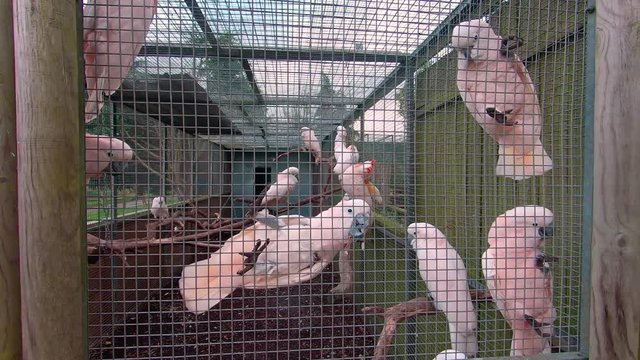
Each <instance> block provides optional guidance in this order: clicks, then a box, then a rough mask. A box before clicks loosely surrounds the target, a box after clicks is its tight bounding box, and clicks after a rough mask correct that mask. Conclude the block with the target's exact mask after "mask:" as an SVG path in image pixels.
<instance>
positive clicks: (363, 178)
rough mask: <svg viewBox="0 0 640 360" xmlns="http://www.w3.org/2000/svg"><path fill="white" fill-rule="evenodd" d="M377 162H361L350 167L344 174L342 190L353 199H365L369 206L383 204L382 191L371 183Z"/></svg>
mask: <svg viewBox="0 0 640 360" xmlns="http://www.w3.org/2000/svg"><path fill="white" fill-rule="evenodd" d="M375 164H376V162H375V160H369V161H365V162H360V163H357V164H355V165H352V166H350V167H348V168H347V169H346V170H345V171H344V173H342V179H341V180H340V182H341V183H342V190H344V192H346V193H347V195H348V196H349V197H350V198H352V199H363V200H364V201H366V202H367V204H369V205H373V203H374V202H375V203H378V204H382V202H383V200H382V196H381V195H380V190H378V188H377V187H376V186H375V185H374V184H373V183H372V182H371V180H370V179H371V175H372V174H373V170H374V169H375Z"/></svg>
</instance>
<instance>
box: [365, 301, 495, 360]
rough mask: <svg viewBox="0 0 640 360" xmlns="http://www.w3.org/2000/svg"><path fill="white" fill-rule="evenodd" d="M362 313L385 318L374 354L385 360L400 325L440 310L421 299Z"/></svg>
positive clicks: (375, 358) (374, 307) (374, 308)
mask: <svg viewBox="0 0 640 360" xmlns="http://www.w3.org/2000/svg"><path fill="white" fill-rule="evenodd" d="M469 293H470V295H471V299H472V300H475V301H480V300H483V301H484V300H490V299H491V295H489V292H488V291H484V290H471V291H469ZM362 312H363V313H365V314H373V315H378V316H383V317H384V327H383V328H382V331H381V332H380V337H379V338H378V343H377V344H376V348H375V350H374V353H373V360H384V359H386V358H387V354H388V353H389V349H391V346H392V345H393V338H394V336H395V335H396V328H397V327H398V324H399V323H401V322H403V321H405V320H406V319H408V318H411V317H414V316H417V315H434V314H437V313H438V309H436V307H435V305H434V304H433V302H432V301H431V299H429V298H426V297H421V298H415V299H412V300H409V301H405V302H401V303H399V304H396V305H394V306H391V307H389V308H386V309H385V308H383V307H381V306H367V307H364V308H362Z"/></svg>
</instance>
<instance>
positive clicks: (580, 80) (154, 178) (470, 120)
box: [83, 0, 589, 359]
mask: <svg viewBox="0 0 640 360" xmlns="http://www.w3.org/2000/svg"><path fill="white" fill-rule="evenodd" d="M585 7H586V4H585V3H584V2H578V1H564V2H558V1H551V0H536V1H519V0H503V1H471V0H469V1H455V0H451V1H430V2H426V1H418V0H401V1H366V0H346V1H333V2H321V1H320V2H315V1H276V0H264V1H245V0H225V1H210V0H119V1H107V0H96V1H88V2H86V3H85V4H84V15H83V16H84V56H85V77H86V90H87V96H86V107H85V112H86V120H87V133H88V134H92V135H101V137H100V138H97V139H99V141H94V140H95V138H91V136H92V135H88V138H87V222H88V246H89V254H90V255H89V275H88V281H89V283H88V284H89V304H88V305H89V306H88V308H89V344H90V353H91V358H92V359H116V358H128V359H158V358H189V359H196V358H221V359H271V358H274V359H275V358H278V359H279V358H292V359H319V358H331V359H365V358H367V359H368V358H375V359H382V358H385V356H386V357H389V358H407V359H416V358H427V359H432V358H434V357H436V355H437V354H438V353H440V352H442V351H444V350H447V349H456V350H458V351H460V352H466V353H467V355H468V356H469V357H474V356H475V357H480V358H491V357H497V356H508V355H510V354H525V355H530V354H534V353H542V352H545V353H546V352H551V354H550V355H549V358H554V357H557V356H561V355H560V354H557V353H563V354H564V355H567V356H569V357H575V358H579V357H580V354H579V353H578V351H579V346H580V345H581V344H582V342H584V341H585V340H584V338H583V336H584V334H581V333H580V328H581V326H582V323H581V316H582V315H583V311H584V309H583V308H581V306H582V302H581V298H580V294H581V287H582V284H583V279H582V277H581V273H582V270H583V266H586V264H583V263H582V258H583V253H584V252H585V251H587V250H588V249H584V248H583V245H582V244H583V232H582V226H583V224H582V216H583V211H582V209H583V200H582V198H583V167H584V158H585V154H584V153H583V147H584V144H583V142H584V141H583V136H584V132H585V127H586V126H589V124H587V123H585V120H584V119H585V116H584V114H583V107H584V104H583V99H584V94H583V92H584V78H585V73H584V66H585V55H584V54H585V49H584V47H585V43H584V33H585V17H584V10H585V9H584V8H585ZM473 19H481V20H482V21H483V22H485V23H486V24H488V25H486V26H485V27H481V28H482V29H484V30H482V31H480V30H477V29H476V30H477V35H478V36H475V37H474V32H473V31H476V30H473V29H475V28H473V29H472V30H469V31H466V30H464V31H462V32H459V31H458V30H459V29H460V28H457V29H458V30H454V27H455V26H456V25H459V24H461V23H463V22H466V21H468V20H473ZM459 26H462V25H459ZM483 26H484V25H483ZM487 29H488V30H487ZM452 31H453V32H454V36H453V37H452ZM465 31H466V32H465ZM493 33H495V35H493V36H495V37H496V38H492V37H491V36H492V35H491V34H493ZM456 34H457V35H456ZM509 35H515V36H512V37H509ZM455 36H458V38H455ZM496 39H497V40H496ZM485 40H486V41H485ZM518 40H522V41H521V42H518ZM450 43H451V45H449V44H450ZM463 43H464V44H466V45H464V44H463ZM469 43H471V45H469ZM491 44H493V45H491ZM496 44H497V45H496ZM494 45H495V46H494ZM511 45H513V47H512V48H509V46H511ZM491 46H494V47H491ZM487 54H489V55H487ZM487 64H488V65H487ZM485 65H486V66H485ZM527 77H530V79H531V80H530V82H528V80H527ZM495 78H497V79H498V80H495ZM518 81H519V82H521V83H523V84H524V85H523V86H521V87H516V85H515V84H516V82H518ZM496 83H498V85H497V86H494V85H495V84H496ZM509 89H513V91H510V90H509ZM514 94H515V95H514ZM538 102H539V110H540V111H539V113H536V111H537V110H536V109H538V107H537V103H538ZM473 106H476V108H475V109H476V110H470V109H474V108H473ZM477 109H480V110H477ZM532 109H533V110H532ZM472 111H474V112H475V113H474V114H472ZM476 119H480V120H481V122H482V121H484V122H485V123H483V124H479V122H478V121H476ZM536 121H538V122H539V123H536ZM480 125H482V126H480ZM338 126H343V127H344V129H345V131H344V136H343V137H342V132H341V130H339V128H338ZM303 127H307V128H310V129H312V130H313V131H314V133H315V136H316V137H317V140H318V144H319V148H320V149H319V150H320V151H319V152H318V153H314V151H313V150H314V149H313V144H311V145H309V142H305V135H304V134H305V133H304V132H302V131H301V130H302V128H303ZM538 132H539V134H538ZM111 138H115V139H119V140H122V141H124V143H121V142H113V141H110V139H111ZM538 138H540V139H541V143H542V144H541V145H540V146H541V147H542V148H544V151H546V153H547V154H548V155H549V157H550V158H551V159H552V161H553V166H552V169H551V170H546V169H545V171H538V170H537V173H536V174H535V176H531V177H529V178H526V179H514V177H517V176H515V175H512V173H521V172H523V171H526V170H527V169H529V168H532V167H535V166H538V167H540V166H541V162H542V161H543V160H542V158H543V156H542V155H539V153H540V148H536V147H535V146H533V147H531V146H532V145H533V144H534V143H533V142H535V140H536V139H538ZM92 139H93V140H92ZM341 139H342V141H341ZM347 146H351V147H349V148H347ZM527 146H530V148H528V147H527ZM128 147H130V151H129V149H128ZM354 148H355V149H357V153H358V155H359V159H358V160H357V161H354V162H353V163H349V161H348V160H345V163H346V166H344V168H341V169H342V170H335V171H334V166H336V165H337V164H338V161H339V160H340V159H341V158H342V157H343V156H344V157H345V158H348V157H347V156H346V155H345V154H348V153H349V152H350V151H353V149H354ZM522 149H525V150H522ZM510 152H512V153H516V155H521V156H522V159H524V160H513V161H514V162H515V165H513V167H512V168H510V167H509V166H510V165H507V166H505V167H503V168H500V163H501V161H502V160H504V159H511V158H512V157H509V156H508V154H511V153H510ZM533 153H535V156H533V157H531V158H529V157H527V156H529V155H530V154H533ZM505 154H506V155H505ZM523 154H524V155H523ZM527 154H529V155H527ZM500 156H502V160H500V159H499V157H500ZM507 161H510V160H507ZM291 167H295V168H296V170H290V169H291ZM501 172H504V173H501ZM276 183H277V184H276ZM288 185H289V186H288ZM374 185H375V188H377V190H374ZM376 191H378V192H379V196H377V194H376ZM274 194H275V195H274ZM345 194H346V197H345ZM274 196H275V197H276V198H278V199H279V200H275V198H273V197H274ZM263 200H264V202H266V205H265V204H263ZM267 200H268V201H267ZM526 205H537V206H538V207H537V208H535V209H534V208H533V207H528V208H519V209H518V210H516V211H514V212H508V211H509V210H510V209H513V208H516V207H522V206H526ZM265 208H266V209H267V210H268V213H267V214H268V215H267V214H266V213H265V212H262V211H261V210H263V209H265ZM543 208H546V209H548V210H550V211H551V212H553V228H554V229H555V232H554V235H553V237H551V238H547V237H548V235H550V234H548V231H550V230H549V229H550V228H551V216H550V215H549V214H548V213H545V215H542V211H543ZM348 210H350V211H348ZM505 212H507V214H506V215H505V216H504V217H500V215H502V214H504V213H505ZM276 216H277V217H278V218H276ZM412 223H429V224H431V225H433V226H434V228H431V227H424V226H423V225H416V226H410V224H412ZM436 229H437V230H436ZM532 229H533V230H532ZM414 232H415V234H414ZM443 236H445V237H446V241H445V238H444V237H443ZM447 241H448V244H449V245H448V246H449V247H450V250H448V251H446V250H444V247H445V246H446V244H447ZM454 250H455V251H454ZM542 251H544V254H546V255H548V256H543V252H542ZM456 253H457V254H459V257H460V260H459V262H458V261H456V255H455V254H456ZM485 254H486V256H485V260H484V261H483V256H484V255H485ZM460 262H462V264H463V265H464V268H462V269H459V265H458V264H460ZM483 266H484V269H483ZM457 270H459V271H457ZM465 277H466V279H465ZM550 279H553V282H551V281H550ZM456 284H457V285H456ZM455 286H462V287H463V288H462V290H458V291H456V289H455ZM445 288H446V289H445ZM443 289H444V290H443ZM466 294H469V295H466ZM467 296H468V297H469V299H470V300H467ZM469 301H470V302H471V308H469V307H468V304H469ZM465 309H466V310H465ZM554 311H555V315H550V314H551V313H552V312H554ZM456 319H457V320H456ZM475 319H477V321H476V320H475ZM505 319H506V320H505ZM396 325H397V327H396ZM456 329H457V330H456ZM456 332H457V334H458V335H455V334H454V335H452V333H456ZM523 334H524V335H523ZM512 338H515V339H516V340H514V343H513V344H512ZM455 339H457V340H455ZM463 339H466V340H463ZM473 339H476V340H473ZM518 339H525V340H523V342H518V341H519V340H518ZM474 344H477V351H476V350H475V349H474V348H475V345H474ZM445 358H446V357H445ZM448 358H449V359H454V358H455V359H457V357H453V355H451V356H449V357H448Z"/></svg>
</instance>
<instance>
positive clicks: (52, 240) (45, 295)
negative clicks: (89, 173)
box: [3, 0, 88, 360]
mask: <svg viewBox="0 0 640 360" xmlns="http://www.w3.org/2000/svg"><path fill="white" fill-rule="evenodd" d="M79 10H80V9H79V7H78V3H77V2H76V1H69V0H52V1H16V2H14V13H13V20H14V44H15V59H16V60H15V73H16V77H15V79H16V86H15V89H16V111H17V116H18V118H19V119H20V121H18V122H17V144H18V146H17V150H18V165H17V168H18V173H17V174H18V176H17V178H18V183H19V184H20V191H19V193H18V219H19V220H18V221H19V236H20V282H21V301H22V340H23V348H22V350H23V358H25V359H70V360H74V359H87V358H88V354H87V351H86V321H85V311H84V308H85V288H84V278H85V277H86V260H87V254H86V245H85V244H84V242H85V240H84V239H83V237H84V236H85V224H84V217H85V214H84V211H85V208H84V196H83V194H84V175H83V174H82V173H81V171H80V169H83V167H84V165H83V164H84V161H83V160H84V155H83V153H84V146H83V142H82V139H83V138H84V134H83V132H82V129H83V123H82V120H81V119H82V116H81V115H82V112H81V107H82V103H81V99H82V82H81V78H80V76H79V75H80V73H81V72H80V70H81V62H80V39H79V34H81V32H80V31H79V29H80V27H79V26H80V23H79ZM3 101H4V100H3Z"/></svg>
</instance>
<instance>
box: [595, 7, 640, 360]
mask: <svg viewBox="0 0 640 360" xmlns="http://www.w3.org/2000/svg"><path fill="white" fill-rule="evenodd" d="M595 11H596V26H597V27H596V49H595V68H596V69H595V104H594V163H593V165H594V178H593V190H594V191H593V227H592V229H593V239H592V251H591V259H592V261H591V311H590V317H591V319H590V330H589V333H590V334H589V335H590V336H589V337H590V338H589V358H590V359H594V360H595V359H612V360H613V359H616V360H617V359H621V360H631V359H633V360H635V359H638V356H639V354H638V346H639V344H638V342H639V334H638V333H639V332H640V282H638V274H640V184H639V183H638V178H640V141H639V140H638V139H640V121H639V119H638V114H640V102H639V101H638V94H639V93H640V82H639V81H638V79H640V61H638V55H639V54H640V52H639V51H640V37H639V36H638V35H639V34H640V2H638V1H625V0H598V1H596V7H595Z"/></svg>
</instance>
